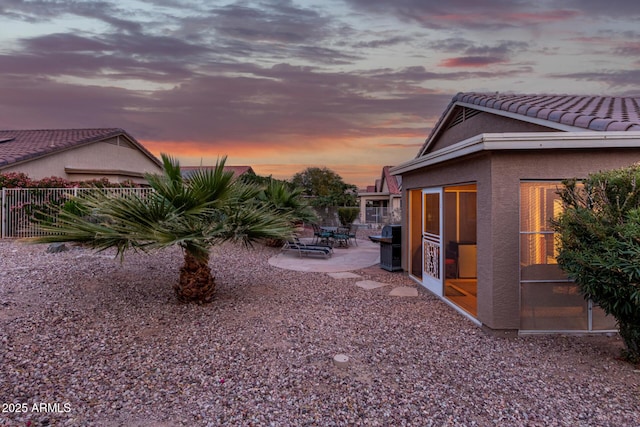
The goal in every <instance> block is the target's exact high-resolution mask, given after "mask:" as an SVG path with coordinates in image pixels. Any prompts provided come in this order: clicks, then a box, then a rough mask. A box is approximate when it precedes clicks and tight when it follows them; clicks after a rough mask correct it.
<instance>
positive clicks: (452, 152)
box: [390, 131, 640, 175]
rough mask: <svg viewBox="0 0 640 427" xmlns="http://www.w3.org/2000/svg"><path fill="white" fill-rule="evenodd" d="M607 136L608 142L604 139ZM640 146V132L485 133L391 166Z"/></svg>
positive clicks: (401, 169)
mask: <svg viewBox="0 0 640 427" xmlns="http://www.w3.org/2000/svg"><path fill="white" fill-rule="evenodd" d="M605 140H606V142H604V141H605ZM585 148H605V149H609V148H640V132H635V131H633V132H594V131H580V132H526V133H519V132H514V133H484V134H480V135H476V136H473V137H471V138H468V139H465V140H464V141H460V142H458V143H456V144H453V145H450V146H448V147H444V148H442V149H441V150H438V151H435V152H433V153H429V154H426V155H423V156H421V157H416V158H414V159H411V160H409V161H407V162H405V163H402V164H400V165H398V166H395V167H393V168H391V170H390V172H391V174H393V175H402V174H403V173H407V172H411V171H414V170H416V169H421V168H424V167H427V166H432V165H435V164H438V163H442V162H445V161H448V160H453V159H456V158H459V157H463V156H466V155H469V154H473V153H477V152H481V151H492V150H554V149H555V150H557V149H585Z"/></svg>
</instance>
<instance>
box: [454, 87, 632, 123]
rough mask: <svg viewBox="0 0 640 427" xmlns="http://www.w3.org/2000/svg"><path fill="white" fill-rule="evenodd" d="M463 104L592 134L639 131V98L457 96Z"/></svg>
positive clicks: (472, 94) (456, 99) (482, 94)
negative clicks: (576, 128)
mask: <svg viewBox="0 0 640 427" xmlns="http://www.w3.org/2000/svg"><path fill="white" fill-rule="evenodd" d="M452 102H464V103H467V104H475V105H479V106H482V107H487V108H490V109H493V110H500V111H508V112H510V113H515V114H518V115H521V116H524V117H533V118H538V119H541V120H547V121H550V122H556V123H561V124H564V125H568V126H575V127H578V128H584V129H588V130H593V131H640V98H623V97H613V96H579V95H515V94H501V93H493V94H486V93H458V94H457V95H456V96H454V97H453V100H452Z"/></svg>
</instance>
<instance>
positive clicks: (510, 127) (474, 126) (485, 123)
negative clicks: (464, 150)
mask: <svg viewBox="0 0 640 427" xmlns="http://www.w3.org/2000/svg"><path fill="white" fill-rule="evenodd" d="M554 130H555V129H551V128H548V127H544V126H540V125H536V124H533V123H528V122H523V121H520V120H514V119H510V118H508V117H502V116H497V115H495V114H490V113H480V114H478V115H475V116H473V117H470V118H468V119H467V120H465V121H464V122H462V123H460V124H458V125H456V126H454V127H452V128H451V129H447V130H445V131H443V132H442V134H441V135H440V136H439V137H438V140H437V141H435V144H434V145H433V147H431V148H430V149H429V152H430V153H431V152H434V151H437V150H439V149H441V148H444V147H448V146H450V145H453V144H455V143H457V142H460V141H464V140H465V139H467V138H471V137H472V136H476V135H480V134H481V133H496V132H505V133H506V132H550V131H554Z"/></svg>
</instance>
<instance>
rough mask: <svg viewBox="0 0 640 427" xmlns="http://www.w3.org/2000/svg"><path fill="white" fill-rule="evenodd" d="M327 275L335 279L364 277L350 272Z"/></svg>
mask: <svg viewBox="0 0 640 427" xmlns="http://www.w3.org/2000/svg"><path fill="white" fill-rule="evenodd" d="M327 274H328V275H329V276H331V277H333V278H334V279H359V278H360V277H362V276H360V275H359V274H356V273H351V272H349V271H339V272H337V273H327Z"/></svg>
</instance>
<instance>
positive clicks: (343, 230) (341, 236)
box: [332, 227, 350, 247]
mask: <svg viewBox="0 0 640 427" xmlns="http://www.w3.org/2000/svg"><path fill="white" fill-rule="evenodd" d="M332 237H333V240H334V241H335V242H336V243H337V244H338V246H344V247H348V246H349V239H350V236H349V227H338V229H337V230H336V232H335V233H333V236H332Z"/></svg>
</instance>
